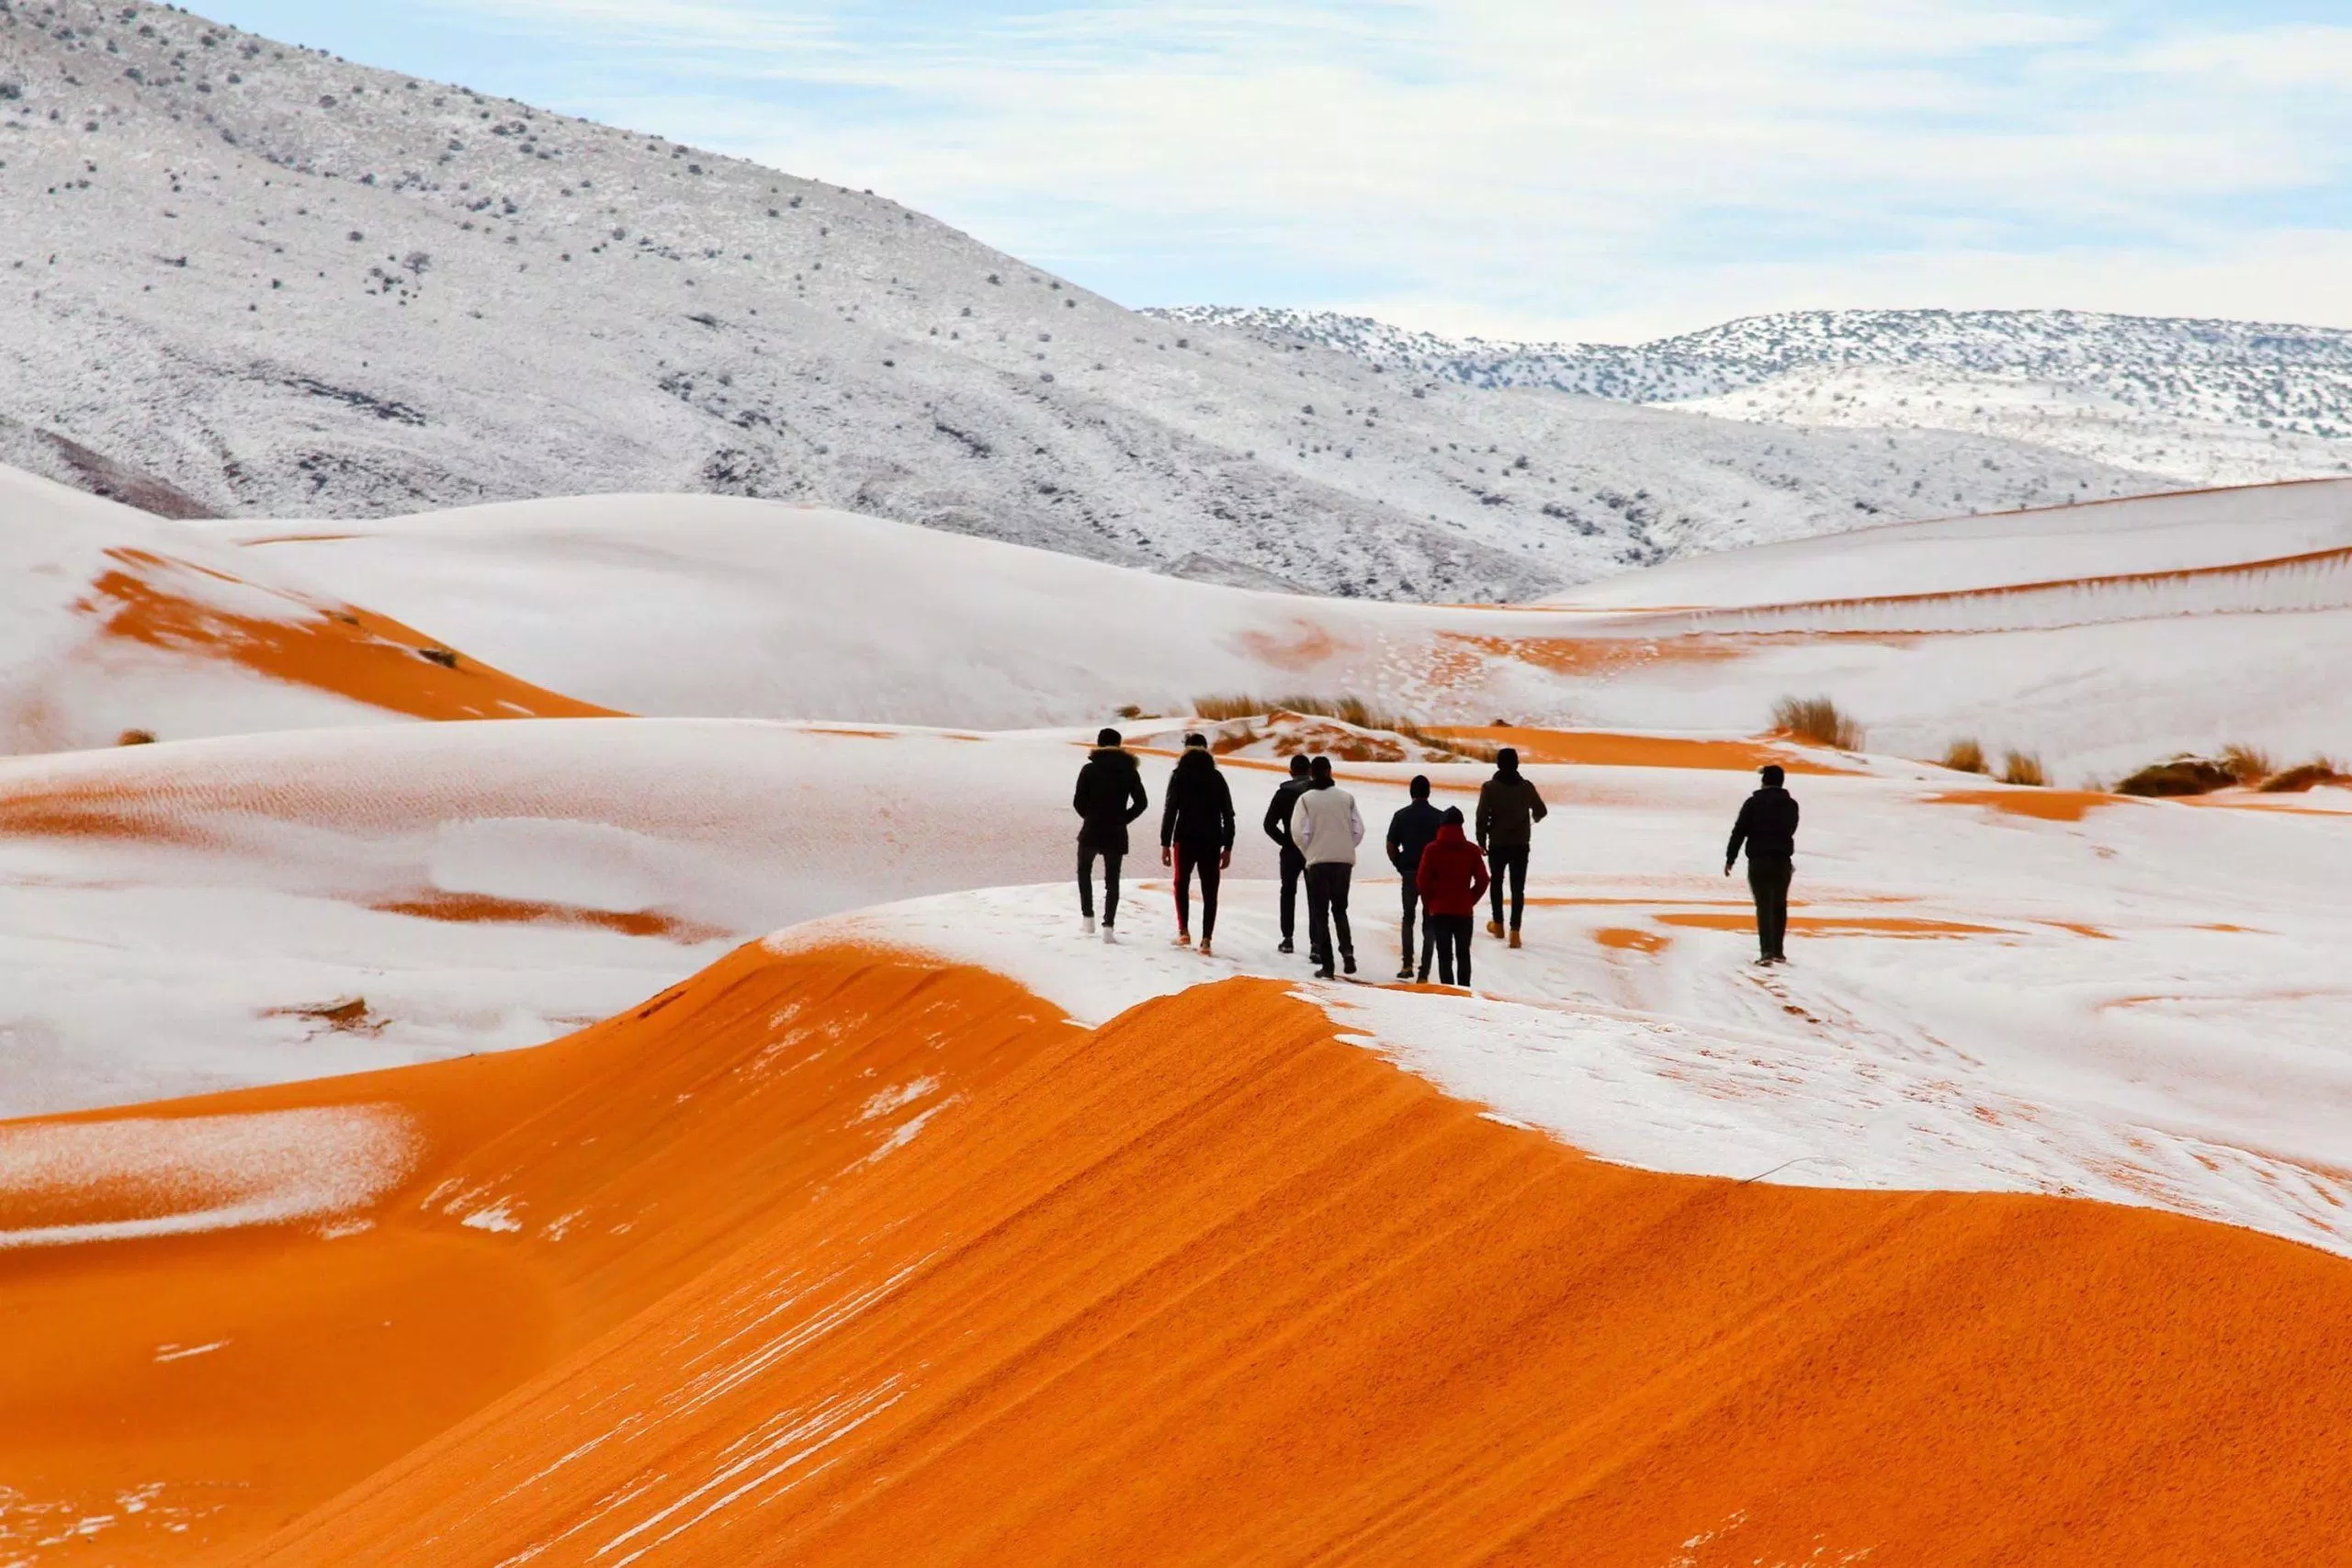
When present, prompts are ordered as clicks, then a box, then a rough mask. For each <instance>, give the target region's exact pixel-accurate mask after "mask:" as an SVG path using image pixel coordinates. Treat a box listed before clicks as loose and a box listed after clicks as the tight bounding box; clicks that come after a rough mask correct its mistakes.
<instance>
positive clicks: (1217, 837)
mask: <svg viewBox="0 0 2352 1568" xmlns="http://www.w3.org/2000/svg"><path fill="white" fill-rule="evenodd" d="M1159 863H1160V864H1162V865H1173V866H1174V867H1175V869H1176V945H1177V946H1179V947H1189V946H1191V945H1192V942H1193V930H1192V926H1193V920H1192V915H1193V872H1195V871H1198V872H1199V873H1200V874H1201V956H1202V957H1204V958H1206V957H1207V956H1209V943H1210V942H1211V941H1212V940H1213V939H1214V938H1215V937H1216V888H1217V881H1218V878H1219V877H1220V876H1221V875H1222V874H1223V873H1224V871H1225V869H1226V867H1227V866H1229V865H1231V864H1232V863H1233V791H1232V789H1231V788H1230V787H1229V786H1228V785H1227V784H1226V782H1225V774H1224V773H1221V772H1219V771H1218V769H1217V765H1216V758H1215V757H1213V756H1211V755H1210V754H1209V742H1208V737H1207V736H1205V735H1187V736H1186V737H1184V754H1183V755H1182V756H1181V757H1179V758H1177V759H1176V771H1175V772H1174V773H1170V774H1169V775H1168V793H1167V794H1166V795H1163V796H1162V797H1161V799H1160V807H1159Z"/></svg>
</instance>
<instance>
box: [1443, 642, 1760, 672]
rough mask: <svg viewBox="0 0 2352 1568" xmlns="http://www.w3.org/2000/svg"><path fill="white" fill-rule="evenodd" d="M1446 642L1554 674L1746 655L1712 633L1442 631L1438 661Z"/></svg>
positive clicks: (1723, 659) (1703, 661)
mask: <svg viewBox="0 0 2352 1568" xmlns="http://www.w3.org/2000/svg"><path fill="white" fill-rule="evenodd" d="M1449 645H1463V646H1466V647H1468V648H1471V649H1476V651H1477V652H1480V653H1483V654H1486V655H1487V656H1488V657H1489V658H1493V659H1515V660H1518V661H1519V662H1521V664H1532V665H1534V666H1535V667H1536V668H1537V669H1539V670H1548V671H1551V672H1552V673H1553V674H1555V675H1608V674H1613V673H1616V672H1617V671H1623V670H1631V669H1638V668H1641V667H1643V666H1645V665H1652V664H1719V663H1724V662H1726V661H1728V660H1735V659H1739V658H1742V657H1744V656H1745V655H1746V653H1747V649H1745V648H1743V647H1741V646H1740V645H1739V644H1738V643H1737V642H1735V641H1733V640H1731V639H1729V638H1726V637H1715V636H1700V637H1655V638H1652V637H1472V636H1468V635H1465V634H1464V633H1461V632H1442V633H1440V634H1439V636H1438V648H1439V652H1440V657H1441V659H1443V657H1444V655H1445V654H1446V653H1447V652H1448V651H1449Z"/></svg>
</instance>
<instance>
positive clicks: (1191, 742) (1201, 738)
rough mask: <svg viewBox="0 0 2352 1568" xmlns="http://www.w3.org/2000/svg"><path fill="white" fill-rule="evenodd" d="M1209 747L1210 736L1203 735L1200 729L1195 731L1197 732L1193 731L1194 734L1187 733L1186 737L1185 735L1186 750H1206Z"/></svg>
mask: <svg viewBox="0 0 2352 1568" xmlns="http://www.w3.org/2000/svg"><path fill="white" fill-rule="evenodd" d="M1208 749H1209V738H1208V737H1207V736H1205V735H1203V734H1201V733H1199V732H1198V731H1195V732H1193V734H1191V735H1187V736H1186V737H1184V750H1187V751H1205V750H1208Z"/></svg>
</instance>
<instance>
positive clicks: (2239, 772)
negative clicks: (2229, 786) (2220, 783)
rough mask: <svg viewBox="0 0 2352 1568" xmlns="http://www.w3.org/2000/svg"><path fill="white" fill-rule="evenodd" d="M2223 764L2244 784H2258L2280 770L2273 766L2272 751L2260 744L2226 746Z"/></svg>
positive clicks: (2223, 752)
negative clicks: (2266, 749)
mask: <svg viewBox="0 0 2352 1568" xmlns="http://www.w3.org/2000/svg"><path fill="white" fill-rule="evenodd" d="M2222 766H2223V767H2225V768H2227V769H2229V770H2230V775H2231V776H2232V777H2233V778H2234V779H2236V780H2237V782H2238V783H2240V784H2260V783H2261V782H2262V781H2263V780H2265V779H2267V778H2268V777H2269V776H2270V775H2271V774H2273V773H2277V772H2278V769H2277V768H2276V767H2274V766H2272V764H2271V761H2270V753H2269V752H2267V751H2265V750H2262V748H2260V747H2259V746H2224V747H2222Z"/></svg>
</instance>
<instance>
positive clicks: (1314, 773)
mask: <svg viewBox="0 0 2352 1568" xmlns="http://www.w3.org/2000/svg"><path fill="white" fill-rule="evenodd" d="M1306 776H1307V777H1308V778H1309V779H1311V780H1312V781H1314V782H1315V783H1317V784H1329V783H1330V782H1331V759H1330V758H1329V757H1317V758H1316V759H1315V760H1314V761H1311V762H1309V763H1307V764H1306Z"/></svg>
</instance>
